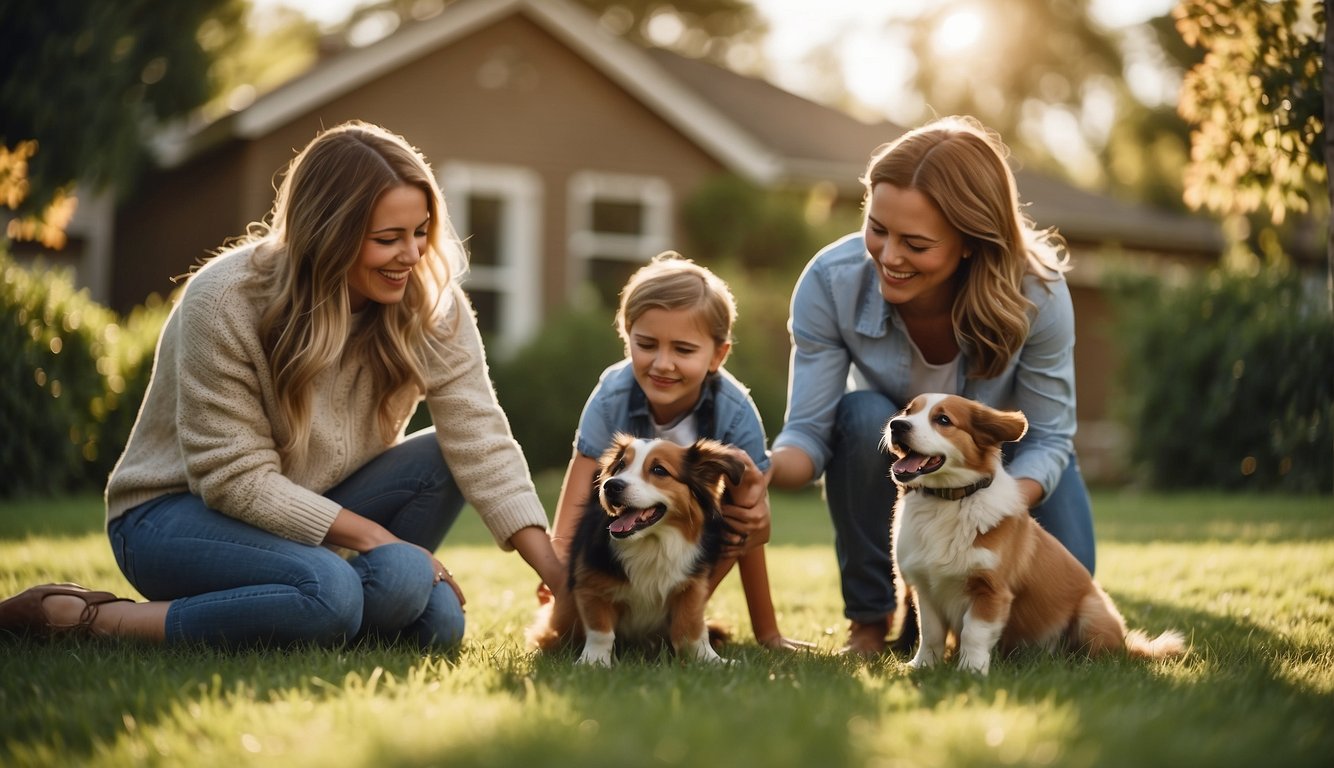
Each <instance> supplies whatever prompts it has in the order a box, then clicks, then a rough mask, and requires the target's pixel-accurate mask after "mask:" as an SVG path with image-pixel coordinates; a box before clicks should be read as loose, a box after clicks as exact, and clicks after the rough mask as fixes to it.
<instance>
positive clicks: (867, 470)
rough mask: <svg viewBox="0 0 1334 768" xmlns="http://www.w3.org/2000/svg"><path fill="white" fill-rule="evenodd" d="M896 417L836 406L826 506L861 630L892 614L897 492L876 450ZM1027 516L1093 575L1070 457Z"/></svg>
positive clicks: (863, 404) (879, 409)
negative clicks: (887, 425) (892, 547)
mask: <svg viewBox="0 0 1334 768" xmlns="http://www.w3.org/2000/svg"><path fill="white" fill-rule="evenodd" d="M898 410H899V407H898V406H897V405H894V404H893V403H892V402H890V400H889V398H888V397H885V396H884V395H883V394H881V393H879V392H873V391H865V390H862V391H857V392H850V393H848V394H846V395H844V396H843V398H842V399H841V400H840V401H839V403H838V409H837V412H836V415H835V423H834V440H833V453H832V457H831V458H830V461H829V465H828V467H826V469H825V476H824V485H825V498H826V501H827V503H828V505H829V516H830V518H832V520H833V523H834V553H835V554H836V555H837V556H838V570H839V574H840V577H841V579H842V587H843V606H844V615H845V616H846V617H847V618H849V619H852V620H853V621H858V622H862V623H869V622H873V621H878V620H880V619H882V618H884V617H886V616H889V615H890V614H892V613H893V612H894V607H895V602H894V601H895V596H894V575H893V571H892V556H891V552H890V528H891V524H892V518H893V510H894V503H895V501H897V500H898V487H897V486H896V485H894V481H893V480H891V479H890V473H889V465H890V455H889V453H888V452H886V451H885V450H884V449H883V448H881V447H880V440H881V437H882V436H883V434H884V430H885V423H886V422H888V421H889V418H890V417H891V416H893V415H894V414H895V413H897V412H898ZM1008 447H1012V446H1007V448H1008ZM1032 514H1033V517H1034V519H1036V520H1037V521H1038V523H1039V524H1041V525H1042V527H1043V528H1045V529H1046V530H1047V531H1049V532H1050V533H1051V534H1052V535H1053V536H1055V537H1056V539H1057V540H1058V541H1060V542H1061V543H1062V544H1064V545H1065V548H1066V549H1068V550H1070V552H1071V553H1072V554H1073V555H1074V556H1075V559H1077V560H1078V561H1079V562H1080V563H1082V564H1083V565H1084V567H1085V568H1087V569H1088V571H1089V573H1093V566H1094V563H1095V557H1094V545H1093V510H1092V507H1091V505H1090V503H1089V496H1088V489H1087V488H1085V486H1084V478H1083V476H1082V475H1081V474H1080V472H1079V463H1078V462H1077V461H1076V460H1075V457H1074V456H1073V455H1072V456H1071V457H1070V463H1069V464H1068V465H1067V466H1066V469H1065V473H1064V474H1063V475H1061V480H1060V482H1059V483H1057V485H1056V488H1055V489H1053V490H1052V492H1051V493H1050V494H1048V496H1047V498H1046V500H1045V501H1043V502H1042V504H1040V505H1038V506H1037V507H1036V508H1034V509H1033V510H1032Z"/></svg>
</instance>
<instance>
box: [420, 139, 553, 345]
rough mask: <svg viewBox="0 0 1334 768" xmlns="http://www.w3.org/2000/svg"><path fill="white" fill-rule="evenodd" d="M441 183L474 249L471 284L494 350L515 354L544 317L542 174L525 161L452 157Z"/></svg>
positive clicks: (467, 282) (465, 238)
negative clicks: (483, 162) (462, 160)
mask: <svg viewBox="0 0 1334 768" xmlns="http://www.w3.org/2000/svg"><path fill="white" fill-rule="evenodd" d="M440 186H441V188H442V189H443V191H444V193H445V206H446V207H447V208H448V210H449V216H450V220H451V221H452V222H453V224H454V228H455V229H456V230H457V231H458V234H459V237H460V238H462V240H463V244H464V247H465V248H466V249H467V251H468V254H469V269H468V275H467V277H466V278H465V279H464V283H463V288H464V290H466V291H467V292H468V296H469V297H470V298H471V299H472V302H473V305H474V306H475V307H476V309H477V321H478V324H479V325H480V326H481V329H482V333H483V335H485V336H486V338H487V343H488V344H489V345H491V346H492V347H493V348H492V349H491V351H492V352H493V353H494V354H497V355H505V354H509V353H511V352H513V351H514V350H515V349H516V348H518V346H519V345H521V344H522V343H524V342H525V341H527V340H528V339H529V338H531V337H532V335H533V334H534V333H535V332H536V331H537V329H538V327H539V325H540V323H541V314H540V313H541V295H540V290H539V288H540V285H541V276H542V263H541V248H540V245H539V243H540V234H541V233H540V231H539V230H540V228H541V220H542V218H541V205H542V182H541V180H540V179H539V178H538V176H537V174H535V173H533V172H532V171H529V170H527V169H524V168H514V167H507V166H492V165H477V164H472V163H450V164H449V165H446V166H445V168H444V170H443V171H441V173H440Z"/></svg>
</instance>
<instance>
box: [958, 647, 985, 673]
mask: <svg viewBox="0 0 1334 768" xmlns="http://www.w3.org/2000/svg"><path fill="white" fill-rule="evenodd" d="M959 669H962V670H963V671H965V672H972V673H973V674H975V675H981V676H982V677H986V676H987V672H989V671H991V654H989V653H987V654H975V653H967V652H963V653H960V654H959Z"/></svg>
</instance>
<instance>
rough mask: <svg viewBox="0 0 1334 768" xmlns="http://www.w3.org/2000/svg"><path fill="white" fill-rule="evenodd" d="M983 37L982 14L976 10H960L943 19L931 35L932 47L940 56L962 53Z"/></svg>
mask: <svg viewBox="0 0 1334 768" xmlns="http://www.w3.org/2000/svg"><path fill="white" fill-rule="evenodd" d="M980 37H982V14H981V12H980V11H978V10H977V9H976V8H960V9H959V10H957V11H954V12H953V13H951V14H950V15H948V16H946V17H945V18H944V19H941V21H940V25H939V26H937V27H936V31H935V33H934V34H933V35H931V47H932V48H933V49H934V50H935V52H936V53H938V54H942V55H943V54H949V53H955V52H956V51H961V50H963V49H965V48H967V47H968V46H970V45H972V44H973V43H975V42H977V40H978V38H980Z"/></svg>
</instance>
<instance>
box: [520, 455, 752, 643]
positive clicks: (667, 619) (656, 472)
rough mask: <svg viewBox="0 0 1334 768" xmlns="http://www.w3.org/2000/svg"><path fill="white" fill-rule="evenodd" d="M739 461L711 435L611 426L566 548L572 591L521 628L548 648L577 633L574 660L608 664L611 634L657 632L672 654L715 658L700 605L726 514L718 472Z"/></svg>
mask: <svg viewBox="0 0 1334 768" xmlns="http://www.w3.org/2000/svg"><path fill="white" fill-rule="evenodd" d="M744 470H745V465H744V464H743V463H742V462H741V460H739V459H738V458H736V457H735V456H733V455H732V454H731V453H730V451H729V450H728V449H727V448H726V447H724V446H723V444H722V443H719V442H717V441H714V440H698V441H696V442H695V443H694V444H693V445H689V446H680V445H676V444H675V443H672V442H670V441H667V440H644V439H636V438H632V437H629V436H627V435H617V436H616V438H615V440H614V441H613V444H612V446H611V448H609V449H608V450H607V452H606V453H604V454H603V456H602V458H601V460H600V471H599V473H598V478H597V480H596V481H595V488H594V491H595V493H594V498H592V499H590V503H589V505H588V508H587V509H586V510H585V512H584V516H583V518H582V519H581V520H580V522H579V527H578V529H577V531H576V533H575V537H574V540H573V541H572V543H571V548H570V575H569V593H570V595H571V596H572V597H573V601H572V602H573V605H571V604H570V603H571V601H560V603H561V604H559V605H554V606H553V605H552V604H551V603H548V604H547V605H546V606H544V610H543V611H541V612H540V613H539V615H538V619H537V621H536V622H535V623H534V625H533V626H532V627H531V628H530V629H529V631H528V639H529V643H530V645H534V646H536V647H538V648H541V649H543V650H552V649H554V648H556V647H559V646H560V645H562V644H563V643H565V642H568V641H570V640H577V639H578V638H579V637H582V638H583V640H584V648H583V653H582V655H581V656H580V657H579V661H580V663H585V664H603V665H609V664H611V662H612V650H613V646H614V645H615V644H616V643H617V641H622V642H624V641H629V642H631V643H636V644H642V645H649V646H651V645H656V644H660V643H661V642H662V641H663V640H664V639H666V640H667V641H669V642H670V643H671V647H672V648H673V649H674V650H675V652H676V654H677V655H678V656H681V657H684V658H689V659H700V660H703V661H710V662H722V661H724V659H722V657H720V656H719V655H718V654H717V652H716V651H714V649H713V646H712V645H711V644H710V642H709V628H708V627H707V626H706V624H705V620H704V609H705V604H706V603H707V601H708V597H709V574H710V572H711V571H712V570H713V567H714V565H715V564H716V563H717V562H718V559H719V556H720V554H721V552H722V548H723V537H724V534H725V533H726V531H727V524H726V522H725V521H724V519H723V516H722V497H723V490H724V485H723V481H724V478H726V479H728V480H730V481H731V482H732V483H733V484H736V483H739V482H740V481H741V476H742V473H743V471H744Z"/></svg>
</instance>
